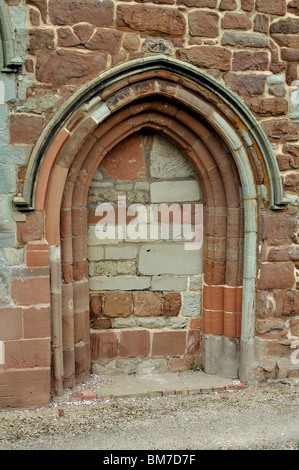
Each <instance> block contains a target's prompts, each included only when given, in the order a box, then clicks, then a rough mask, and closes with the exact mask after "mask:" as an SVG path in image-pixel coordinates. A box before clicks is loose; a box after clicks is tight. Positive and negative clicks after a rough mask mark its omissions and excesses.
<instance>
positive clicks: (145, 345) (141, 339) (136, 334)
mask: <svg viewBox="0 0 299 470" xmlns="http://www.w3.org/2000/svg"><path fill="white" fill-rule="evenodd" d="M149 353H150V333H149V331H147V330H130V331H129V330H127V331H121V333H120V340H119V354H120V356H121V357H146V356H148V355H149Z"/></svg>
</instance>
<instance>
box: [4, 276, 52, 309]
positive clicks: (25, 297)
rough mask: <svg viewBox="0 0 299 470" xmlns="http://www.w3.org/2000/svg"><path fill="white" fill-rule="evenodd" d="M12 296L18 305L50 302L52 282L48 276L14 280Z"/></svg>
mask: <svg viewBox="0 0 299 470" xmlns="http://www.w3.org/2000/svg"><path fill="white" fill-rule="evenodd" d="M12 298H13V300H14V302H15V303H16V305H24V306H26V305H27V306H29V305H36V304H49V303H50V282H49V278H48V277H32V278H28V279H13V280H12Z"/></svg>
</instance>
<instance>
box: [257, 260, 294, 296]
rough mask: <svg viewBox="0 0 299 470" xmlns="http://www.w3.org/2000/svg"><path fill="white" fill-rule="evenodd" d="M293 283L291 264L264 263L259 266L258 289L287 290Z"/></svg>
mask: <svg viewBox="0 0 299 470" xmlns="http://www.w3.org/2000/svg"><path fill="white" fill-rule="evenodd" d="M294 283H295V278H294V265H293V263H292V262H282V263H264V264H262V265H261V270H260V278H259V280H258V289H261V290H268V289H289V288H292V287H293V285H294Z"/></svg>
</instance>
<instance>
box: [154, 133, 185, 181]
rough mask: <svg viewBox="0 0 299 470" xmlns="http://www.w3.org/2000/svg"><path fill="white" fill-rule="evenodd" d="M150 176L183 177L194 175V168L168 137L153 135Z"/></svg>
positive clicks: (157, 177)
mask: <svg viewBox="0 0 299 470" xmlns="http://www.w3.org/2000/svg"><path fill="white" fill-rule="evenodd" d="M150 161H151V176H152V178H156V179H159V178H163V179H164V178H165V179H171V178H184V177H189V176H192V175H194V170H193V168H192V166H191V164H190V163H189V161H188V160H187V158H186V157H185V156H184V155H183V154H182V152H181V151H180V150H179V149H178V148H177V147H176V146H175V145H174V144H173V143H172V142H170V141H169V140H168V139H165V137H163V136H161V135H159V134H157V135H155V137H154V141H153V146H152V151H151V156H150Z"/></svg>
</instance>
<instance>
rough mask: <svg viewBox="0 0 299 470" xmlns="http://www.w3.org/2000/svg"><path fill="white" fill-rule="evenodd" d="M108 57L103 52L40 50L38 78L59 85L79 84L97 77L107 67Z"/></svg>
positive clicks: (37, 69) (38, 54)
mask: <svg viewBox="0 0 299 470" xmlns="http://www.w3.org/2000/svg"><path fill="white" fill-rule="evenodd" d="M106 62H107V57H106V55H105V54H101V53H97V54H96V53H90V54H83V53H81V52H78V51H69V50H63V49H62V50H60V51H58V52H56V53H55V52H51V51H44V50H40V51H38V53H37V63H36V78H37V80H38V81H39V82H43V83H52V84H58V85H67V84H69V85H74V84H75V85H79V84H81V83H83V82H84V81H86V79H87V77H88V79H90V78H92V77H95V76H96V75H98V74H99V73H100V72H101V71H103V70H104V69H105V67H106Z"/></svg>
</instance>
